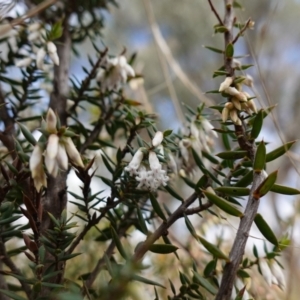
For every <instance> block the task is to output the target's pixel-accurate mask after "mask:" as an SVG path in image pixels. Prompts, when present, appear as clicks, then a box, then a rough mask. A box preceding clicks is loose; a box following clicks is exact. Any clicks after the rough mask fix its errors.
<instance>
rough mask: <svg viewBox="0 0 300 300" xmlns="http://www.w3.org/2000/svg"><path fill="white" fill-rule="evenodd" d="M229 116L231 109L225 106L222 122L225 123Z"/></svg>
mask: <svg viewBox="0 0 300 300" xmlns="http://www.w3.org/2000/svg"><path fill="white" fill-rule="evenodd" d="M228 116H229V109H228V108H227V107H226V106H225V107H224V108H223V110H222V122H223V123H225V122H226V121H227V119H228Z"/></svg>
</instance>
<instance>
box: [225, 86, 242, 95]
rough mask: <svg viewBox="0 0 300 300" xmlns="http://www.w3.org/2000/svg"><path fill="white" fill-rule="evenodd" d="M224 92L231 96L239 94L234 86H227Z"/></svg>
mask: <svg viewBox="0 0 300 300" xmlns="http://www.w3.org/2000/svg"><path fill="white" fill-rule="evenodd" d="M224 92H225V93H226V94H228V95H231V96H238V95H239V94H240V92H239V91H238V90H237V89H236V88H234V87H231V86H230V87H228V88H226V89H225V90H224Z"/></svg>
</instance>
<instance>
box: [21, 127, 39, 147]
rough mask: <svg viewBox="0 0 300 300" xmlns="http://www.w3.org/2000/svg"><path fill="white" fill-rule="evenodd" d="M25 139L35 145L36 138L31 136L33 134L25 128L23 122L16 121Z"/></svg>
mask: <svg viewBox="0 0 300 300" xmlns="http://www.w3.org/2000/svg"><path fill="white" fill-rule="evenodd" d="M18 125H19V127H20V129H21V131H22V133H23V135H24V137H25V139H26V140H27V141H28V142H29V143H30V144H32V145H33V146H35V144H36V139H35V138H34V137H33V135H32V134H31V132H30V131H29V130H28V129H27V127H26V126H24V125H23V124H21V123H18Z"/></svg>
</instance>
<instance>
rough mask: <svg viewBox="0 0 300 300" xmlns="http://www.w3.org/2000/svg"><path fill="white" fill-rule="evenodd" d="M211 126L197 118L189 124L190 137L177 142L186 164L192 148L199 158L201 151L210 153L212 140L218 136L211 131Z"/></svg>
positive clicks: (205, 120)
mask: <svg viewBox="0 0 300 300" xmlns="http://www.w3.org/2000/svg"><path fill="white" fill-rule="evenodd" d="M213 128H214V127H213V126H212V124H211V123H210V122H209V121H208V120H207V119H205V118H203V117H197V118H196V119H195V120H193V121H192V122H191V125H190V135H189V137H186V138H184V139H182V140H181V141H180V142H179V150H180V153H181V155H182V158H183V160H184V162H185V163H186V164H188V163H189V161H190V157H191V155H190V148H191V147H192V148H193V149H194V150H195V151H196V152H197V153H198V154H199V155H200V156H201V151H202V150H205V151H207V152H210V149H211V147H212V146H213V144H214V140H213V139H214V138H217V137H218V134H217V133H216V132H215V131H214V130H212V129H213Z"/></svg>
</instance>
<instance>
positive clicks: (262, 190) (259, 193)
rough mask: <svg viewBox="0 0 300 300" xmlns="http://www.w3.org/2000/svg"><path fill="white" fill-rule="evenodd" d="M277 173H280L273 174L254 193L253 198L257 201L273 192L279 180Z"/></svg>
mask: <svg viewBox="0 0 300 300" xmlns="http://www.w3.org/2000/svg"><path fill="white" fill-rule="evenodd" d="M277 173H278V171H274V172H272V173H271V174H270V175H269V176H268V177H267V178H266V179H265V180H264V181H263V182H262V183H261V184H260V185H259V187H258V188H257V189H256V190H255V191H254V193H253V197H254V198H255V199H256V200H258V199H259V198H261V197H263V196H264V195H265V194H267V193H268V192H269V191H270V190H271V188H272V187H273V185H274V183H275V181H276V179H277Z"/></svg>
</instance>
